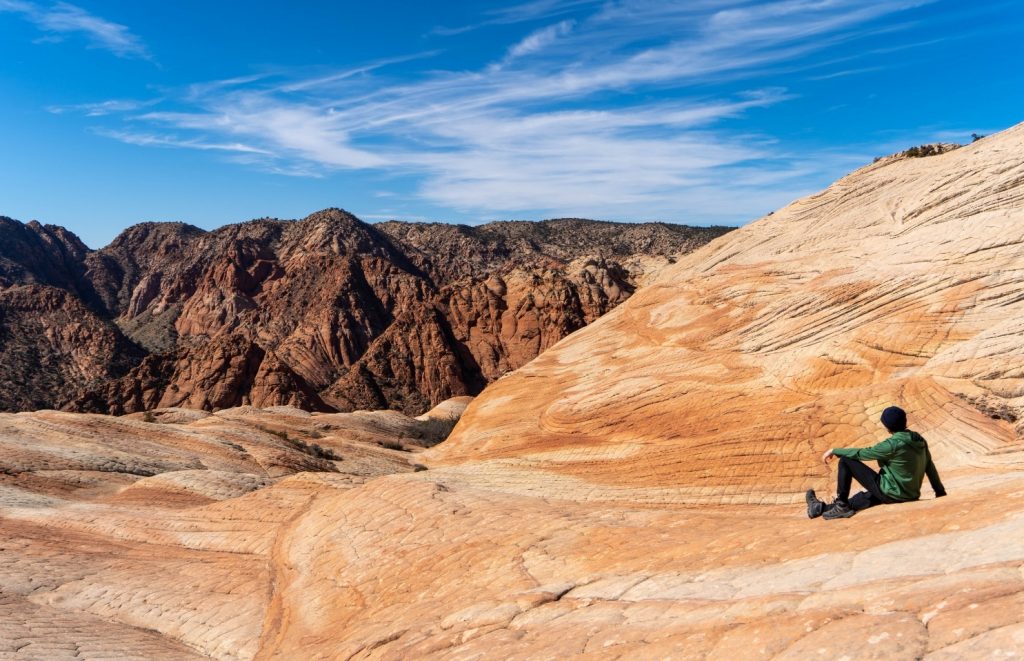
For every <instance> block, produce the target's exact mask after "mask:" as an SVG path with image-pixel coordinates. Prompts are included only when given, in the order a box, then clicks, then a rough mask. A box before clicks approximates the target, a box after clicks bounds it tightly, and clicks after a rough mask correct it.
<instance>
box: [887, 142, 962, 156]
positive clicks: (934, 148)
mask: <svg viewBox="0 0 1024 661" xmlns="http://www.w3.org/2000/svg"><path fill="white" fill-rule="evenodd" d="M958 147H960V145H943V144H935V145H918V146H917V147H911V148H910V149H908V150H906V151H902V152H900V153H899V156H905V157H907V158H925V157H926V156H938V155H939V154H945V153H946V152H948V151H952V150H954V149H956V148H958Z"/></svg>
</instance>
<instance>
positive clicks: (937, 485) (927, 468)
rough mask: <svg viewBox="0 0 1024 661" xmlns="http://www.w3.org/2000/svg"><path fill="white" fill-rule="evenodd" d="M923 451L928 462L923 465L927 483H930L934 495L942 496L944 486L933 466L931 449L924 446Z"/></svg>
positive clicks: (944, 491) (944, 490) (944, 489)
mask: <svg viewBox="0 0 1024 661" xmlns="http://www.w3.org/2000/svg"><path fill="white" fill-rule="evenodd" d="M924 452H925V459H926V460H927V462H928V463H926V464H925V465H924V474H925V475H927V476H928V484H930V485H932V491H934V492H935V497H936V498H942V497H943V496H945V495H946V487H944V486H942V480H940V479H939V471H938V469H937V468H935V462H933V461H932V453H931V450H929V449H928V448H925V450H924Z"/></svg>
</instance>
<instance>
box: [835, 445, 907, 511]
mask: <svg viewBox="0 0 1024 661" xmlns="http://www.w3.org/2000/svg"><path fill="white" fill-rule="evenodd" d="M880 479H881V478H880V477H879V475H878V473H876V472H875V471H873V470H871V469H870V468H869V467H868V466H867V465H865V464H864V463H863V462H861V461H858V460H857V459H851V458H849V457H839V483H838V485H837V486H836V502H843V503H849V504H850V505H852V506H853V508H854V509H858V510H860V509H866V508H868V507H871V506H872V505H880V504H882V503H895V502H897V501H895V500H893V499H892V498H890V497H889V496H887V495H885V494H884V493H883V492H882V487H881V485H880V484H879V480H880ZM853 480H857V481H858V482H859V483H860V484H861V486H863V487H864V488H865V489H867V491H866V492H861V493H858V494H857V495H856V496H854V497H853V500H851V499H850V487H851V486H852V485H853Z"/></svg>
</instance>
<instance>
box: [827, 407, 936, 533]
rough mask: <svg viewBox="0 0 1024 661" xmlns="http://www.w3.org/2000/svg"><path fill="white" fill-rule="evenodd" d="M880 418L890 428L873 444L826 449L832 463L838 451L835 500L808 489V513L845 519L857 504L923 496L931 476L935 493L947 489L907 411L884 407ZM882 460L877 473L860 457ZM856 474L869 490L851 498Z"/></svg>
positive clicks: (855, 509) (898, 501) (904, 500)
mask: <svg viewBox="0 0 1024 661" xmlns="http://www.w3.org/2000/svg"><path fill="white" fill-rule="evenodd" d="M882 424H883V425H885V428H886V429H888V430H889V433H890V434H892V435H891V436H890V437H889V438H887V439H885V440H884V441H882V442H881V443H879V444H878V445H876V446H874V447H870V448H832V449H831V450H828V451H826V452H825V454H823V455H822V457H821V460H822V461H823V462H824V463H825V465H826V466H827V465H828V462H829V460H830V459H832V457H839V484H838V486H837V487H836V499H835V501H834V502H833V503H832V504H831V505H827V504H825V503H824V502H822V501H820V500H818V497H817V496H815V495H814V490H813V489H810V490H808V492H807V516H808V517H810V518H812V519H814V518H817V517H819V516H820V517H822V518H825V519H845V518H848V517H851V516H853V515H854V514H856V513H857V511H858V510H863V509H867V508H869V507H871V506H873V505H880V504H883V503H904V502H907V501H910V500H917V499H918V498H920V497H921V481H922V480H923V479H924V476H925V475H927V476H928V482H929V483H930V484H931V487H932V490H933V491H934V492H935V497H936V498H939V497H941V496H945V495H946V490H945V489H944V488H943V486H942V482H941V481H940V480H939V472H938V471H937V470H936V469H935V464H934V463H933V462H932V455H931V453H930V452H929V451H928V443H927V442H926V441H925V440H924V438H923V437H922V436H921V435H920V434H918V433H917V432H915V431H910V430H908V429H907V414H906V413H905V412H904V411H903V409H901V408H899V407H897V406H890V407H889V408H887V409H885V410H884V411H882ZM862 459H867V460H874V461H877V462H878V467H879V471H878V472H877V473H876V472H875V471H873V470H871V468H869V467H868V466H866V465H864V464H863V463H862V462H861V460H862ZM853 480H857V482H859V483H860V484H861V486H863V487H864V488H865V489H867V491H861V492H860V493H858V494H856V495H855V496H854V497H853V498H850V486H851V485H852V483H853Z"/></svg>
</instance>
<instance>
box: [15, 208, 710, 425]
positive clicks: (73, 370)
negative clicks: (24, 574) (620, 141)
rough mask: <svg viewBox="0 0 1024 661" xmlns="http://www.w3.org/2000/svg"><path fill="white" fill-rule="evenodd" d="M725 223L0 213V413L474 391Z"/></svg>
mask: <svg viewBox="0 0 1024 661" xmlns="http://www.w3.org/2000/svg"><path fill="white" fill-rule="evenodd" d="M726 231H727V228H693V227H687V226H682V225H669V224H664V223H640V224H623V223H605V222H597V221H587V220H574V219H564V220H554V221H544V222H539V223H534V222H525V221H520V222H515V221H506V222H495V223H489V224H486V225H481V226H477V227H469V226H464V225H448V224H443V223H403V222H397V221H391V222H386V223H379V224H376V225H369V224H367V223H363V222H362V221H360V220H359V219H357V218H355V217H354V216H352V215H351V214H348V213H346V212H345V211H342V210H340V209H326V210H324V211H321V212H317V213H314V214H312V215H310V216H308V217H307V218H305V219H303V220H301V221H280V220H272V219H263V220H254V221H250V222H246V223H238V224H233V225H227V226H224V227H222V228H220V229H218V230H214V231H210V232H207V231H204V230H201V229H199V228H197V227H193V226H190V225H185V224H182V223H143V224H140V225H135V226H133V227H130V228H128V229H127V230H125V231H124V232H122V233H121V234H120V235H119V236H118V237H117V238H116V239H115V240H114V241H113V242H112V243H111V244H110V245H108V246H107V247H105V248H103V249H101V250H96V251H93V250H90V249H89V248H87V247H86V246H85V245H84V244H83V243H82V242H81V241H80V240H79V239H78V238H77V237H76V236H75V235H74V234H72V233H71V232H68V231H67V230H65V229H63V228H61V227H56V226H52V225H42V224H40V223H38V222H35V221H33V222H30V223H28V224H22V223H20V222H17V221H14V220H12V219H9V218H0V343H2V345H3V347H4V350H3V351H2V352H0V410H10V411H19V410H35V409H40V408H63V409H66V410H71V411H80V412H93V413H110V414H114V415H122V414H125V413H134V412H139V411H144V410H150V409H157V408H166V407H186V408H196V409H202V410H209V411H215V410H220V409H225V408H231V407H236V406H243V405H245V406H257V407H268V406H295V407H298V408H302V409H305V410H311V411H339V410H340V411H351V410H354V409H396V410H401V411H405V412H407V413H414V412H419V411H422V410H425V409H426V408H429V407H431V406H433V405H436V404H438V403H440V402H441V401H443V400H445V399H448V398H450V397H454V396H460V395H475V394H477V393H478V392H480V390H481V389H482V388H483V387H484V386H485V385H486V384H487V383H490V382H492V381H494V380H495V379H497V378H499V377H500V376H502V375H504V374H506V373H508V372H510V371H511V370H514V369H516V368H518V367H521V366H522V365H524V364H526V363H527V362H529V361H530V360H532V359H533V358H534V357H536V356H537V355H538V354H539V353H540V352H541V351H543V350H544V349H546V348H547V347H549V346H551V345H553V344H554V343H555V342H557V341H558V340H560V339H561V338H562V337H564V336H566V335H568V334H569V333H571V332H573V331H575V330H577V329H579V328H582V327H583V326H584V325H586V324H588V323H590V322H591V321H593V320H594V319H596V318H598V317H599V316H601V315H602V314H604V313H606V312H607V311H609V310H611V309H612V308H614V307H615V306H616V305H618V304H620V303H621V302H622V301H624V300H626V299H627V298H629V296H630V295H631V294H632V293H633V291H634V290H635V289H636V287H637V286H639V285H640V284H642V283H643V282H645V281H647V280H649V279H650V278H652V277H653V276H654V275H655V274H656V273H657V272H659V271H660V270H661V269H663V268H665V267H666V266H668V265H670V264H671V263H672V262H673V261H675V260H676V259H677V258H678V257H679V256H680V255H682V254H685V253H687V252H689V251H692V250H693V249H695V248H697V247H699V246H701V245H703V244H705V243H707V242H708V241H710V240H711V239H713V238H715V237H717V236H720V235H722V234H724V233H725V232H726Z"/></svg>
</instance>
